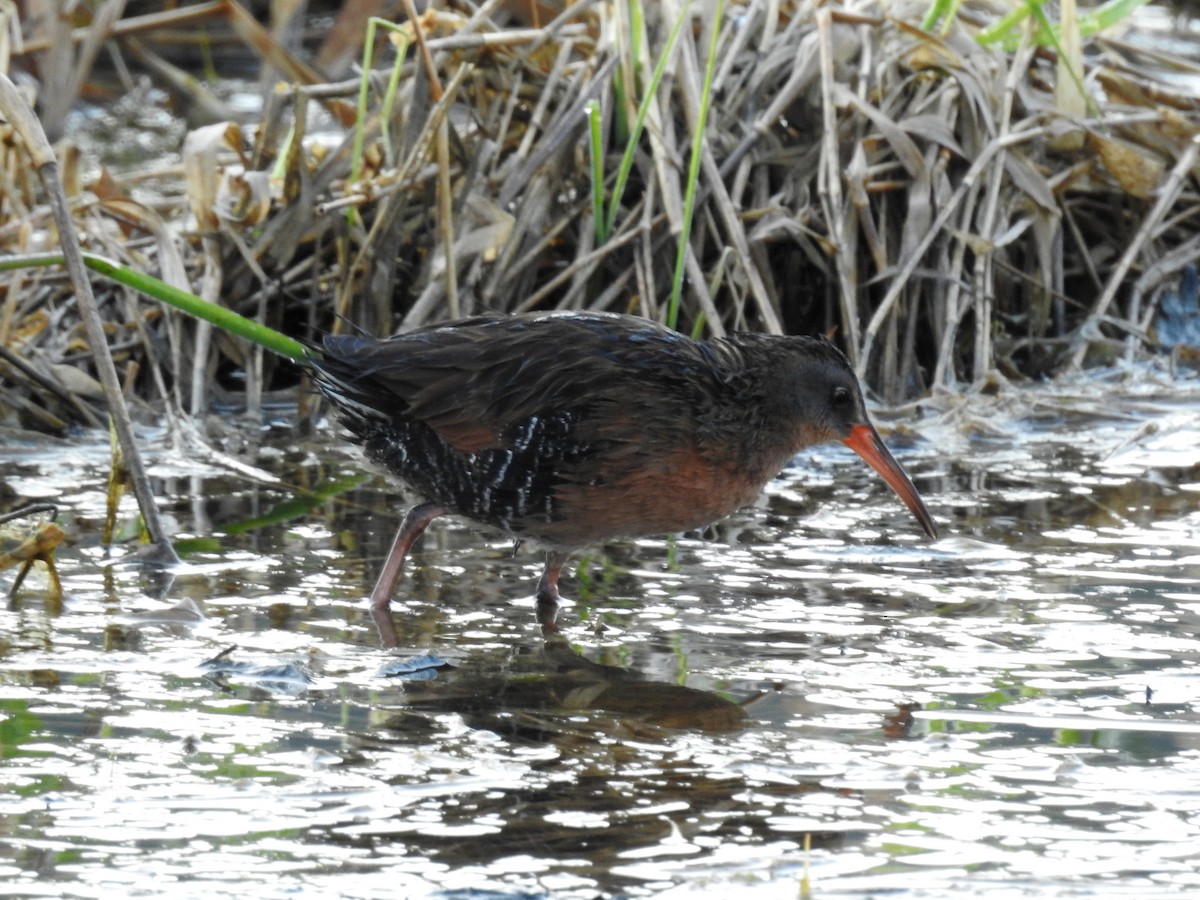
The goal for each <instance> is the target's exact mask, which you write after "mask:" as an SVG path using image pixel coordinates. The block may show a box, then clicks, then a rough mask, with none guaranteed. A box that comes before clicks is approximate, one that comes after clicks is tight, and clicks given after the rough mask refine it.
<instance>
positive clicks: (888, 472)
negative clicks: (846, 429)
mask: <svg viewBox="0 0 1200 900" xmlns="http://www.w3.org/2000/svg"><path fill="white" fill-rule="evenodd" d="M842 443H843V444H845V445H846V446H847V447H849V448H850V449H851V450H853V451H854V452H855V453H857V454H858V455H859V456H861V457H862V458H863V459H865V460H866V461H867V465H869V466H870V467H871V468H872V469H874V470H875V471H876V472H878V473H879V474H880V475H882V476H883V480H884V481H886V482H887V483H888V486H889V487H891V489H892V490H893V491H895V492H896V495H897V496H898V497H899V498H900V499H901V500H903V501H904V505H905V506H907V507H908V508H909V509H910V510H911V511H912V514H913V515H914V516H916V517H917V521H918V522H920V523H921V527H922V528H924V529H925V533H926V534H927V535H929V536H930V537H931V538H933V539H934V540H937V527H936V526H935V525H934V524H933V516H931V515H929V510H927V509H926V508H925V501H924V500H922V499H921V495H920V494H918V493H917V489H916V488H915V487H913V483H912V482H911V481H910V480H909V478H908V475H907V474H905V471H904V470H903V469H902V468H900V463H898V462H896V458H895V457H894V456H892V454H891V451H889V450H888V448H887V447H886V446H885V445H884V443H883V438H881V437H880V436H879V432H878V431H876V430H875V428H874V427H873V426H871V425H855V426H854V427H853V428H851V429H850V437H848V438H846V439H845V440H844V441H842Z"/></svg>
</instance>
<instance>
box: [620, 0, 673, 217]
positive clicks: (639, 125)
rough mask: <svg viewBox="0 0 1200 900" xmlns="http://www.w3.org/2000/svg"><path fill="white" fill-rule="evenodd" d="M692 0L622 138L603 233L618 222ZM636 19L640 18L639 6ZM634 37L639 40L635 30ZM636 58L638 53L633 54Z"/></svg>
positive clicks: (662, 54) (661, 54) (660, 57)
mask: <svg viewBox="0 0 1200 900" xmlns="http://www.w3.org/2000/svg"><path fill="white" fill-rule="evenodd" d="M691 5H692V4H691V0H686V2H685V3H684V4H683V7H682V9H680V11H679V17H678V18H677V19H676V20H675V24H674V25H673V26H671V33H670V35H668V36H667V43H666V45H665V46H664V47H663V50H662V53H660V54H659V56H658V62H657V63H656V64H655V66H654V72H653V74H652V75H651V76H650V83H649V84H648V85H646V91H645V93H644V94H643V95H642V102H641V103H639V104H638V110H637V118H636V119H634V123H633V131H632V132H630V135H629V140H628V141H626V142H625V152H624V153H623V154H622V155H621V163H620V165H619V166H618V167H617V180H616V182H615V183H614V184H613V193H612V198H611V199H610V200H609V203H608V215H607V217H605V220H604V229H605V234H612V232H613V229H614V228H615V227H616V224H617V212H618V210H620V208H621V197H623V196H624V194H625V185H626V184H627V183H628V181H629V173H630V172H632V171H633V158H634V155H635V154H636V153H637V145H638V141H639V140H640V139H641V137H642V131H643V130H644V129H645V127H646V116H647V115H649V113H650V104H651V103H653V102H654V95H655V94H656V93H657V92H658V85H659V82H661V81H662V77H663V73H664V72H665V71H666V70H667V62H668V61H669V60H670V58H671V52H672V51H673V50H674V49H675V43H676V42H677V41H678V40H679V35H680V33H681V32H682V30H683V23H684V22H686V21H688V10H689V9H690V8H691ZM638 10H639V17H638V18H639V19H640V7H638ZM633 39H634V40H635V41H636V40H638V35H637V32H635V33H634V35H633ZM634 60H635V61H636V60H637V57H636V56H635V57H634Z"/></svg>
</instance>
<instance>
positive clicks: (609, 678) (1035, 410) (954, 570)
mask: <svg viewBox="0 0 1200 900" xmlns="http://www.w3.org/2000/svg"><path fill="white" fill-rule="evenodd" d="M884 425H885V428H884V430H885V432H886V434H887V437H888V440H889V442H890V443H891V444H892V446H893V447H894V448H895V449H896V452H897V456H898V457H900V458H901V460H902V461H903V462H904V464H905V465H906V466H907V467H908V469H909V471H910V472H911V473H912V474H913V477H914V480H915V481H916V483H917V484H918V486H919V487H920V488H921V489H922V491H923V492H924V494H925V496H926V498H927V500H928V502H929V505H930V508H931V509H932V510H934V513H935V515H936V516H937V518H938V519H939V521H940V523H941V525H942V530H943V537H942V539H941V540H940V541H938V542H937V543H930V542H928V541H926V540H925V539H923V537H922V536H921V533H920V530H919V528H918V527H917V526H916V524H915V523H914V522H913V521H911V519H909V517H908V514H907V513H906V512H905V510H904V509H903V507H901V506H900V504H899V503H898V502H897V501H896V500H895V498H894V497H892V496H891V495H890V493H889V492H888V491H887V489H886V488H885V487H884V486H883V485H882V484H880V483H879V482H878V480H877V479H876V478H875V477H874V476H873V475H872V474H871V473H870V472H869V471H867V470H866V468H865V467H863V466H862V465H861V464H859V463H858V461H857V460H856V459H855V458H854V457H852V456H851V455H850V454H849V453H848V452H847V451H844V450H843V449H841V448H837V447H832V448H827V449H824V450H821V451H819V452H815V453H811V454H807V455H805V456H804V457H803V458H801V459H799V460H797V461H796V464H795V465H794V467H793V468H791V469H789V470H788V471H786V472H785V473H784V474H783V475H782V476H781V477H780V478H779V479H778V480H777V481H776V482H775V483H773V484H772V485H771V487H770V490H769V492H768V494H767V496H766V497H765V498H764V499H763V501H762V503H761V504H760V505H759V506H758V507H757V508H754V509H751V510H747V511H745V512H744V513H742V514H739V515H738V516H736V517H734V518H733V519H730V520H728V521H726V522H724V523H722V524H721V525H720V526H718V527H717V528H715V529H713V530H712V531H711V532H710V533H709V534H706V535H692V536H687V537H683V538H680V539H677V540H673V541H668V540H652V541H642V542H637V543H628V544H617V545H614V546H611V547H608V548H605V549H604V551H603V552H601V551H600V550H597V552H596V553H595V554H594V555H593V556H592V557H590V558H589V559H587V560H585V561H584V564H583V566H582V568H581V572H580V576H579V577H578V578H572V579H569V580H565V581H564V588H565V591H566V593H568V594H569V595H570V596H571V598H572V603H571V605H570V606H568V607H566V608H565V609H564V610H563V613H562V615H561V617H560V618H561V622H562V624H563V626H564V628H563V637H564V640H562V641H560V642H556V643H554V644H550V645H547V643H546V642H545V641H543V640H542V639H541V637H540V635H539V633H538V631H537V629H536V627H535V624H534V618H533V610H532V598H531V594H532V589H533V583H534V581H535V579H536V576H537V574H538V560H537V558H536V557H535V556H533V555H531V554H528V553H521V554H518V555H517V556H515V557H513V556H512V555H511V548H510V547H508V546H507V545H505V544H503V543H501V542H497V541H490V542H489V541H486V540H480V538H479V536H478V535H477V534H476V533H475V532H473V531H472V530H470V529H469V528H467V527H466V526H463V525H461V524H456V523H453V522H449V523H446V524H445V525H439V526H435V528H434V529H432V530H431V531H430V533H429V536H428V538H427V540H426V541H425V543H424V544H423V546H422V549H421V551H420V552H419V553H418V554H417V555H416V557H415V562H416V565H415V566H414V568H413V570H412V572H411V577H409V578H407V579H406V580H405V582H404V583H403V589H402V596H401V597H400V599H399V600H398V602H397V603H396V604H395V616H396V621H397V625H398V628H399V631H400V634H401V636H402V639H403V642H404V645H405V646H404V649H403V650H402V651H400V652H397V653H394V654H388V653H384V652H382V651H380V650H379V649H377V646H376V643H375V635H374V631H373V628H372V626H371V623H370V619H369V617H368V616H367V615H366V613H365V610H364V603H363V597H364V595H365V593H366V591H367V590H369V588H370V584H371V581H372V579H373V577H374V573H375V570H376V568H377V566H378V564H379V562H380V558H381V556H382V554H383V552H384V551H385V550H386V545H387V541H388V539H389V538H390V535H391V531H392V529H393V527H394V525H395V522H396V518H395V514H396V510H397V508H398V507H399V505H400V504H401V502H402V501H401V500H400V498H398V497H397V495H396V494H395V493H394V492H392V491H391V489H390V488H389V487H388V485H387V484H386V483H385V482H384V481H382V480H381V479H378V478H370V479H368V480H365V481H364V480H362V479H361V477H360V476H361V472H362V470H361V468H360V467H359V466H358V464H357V461H356V459H355V457H354V456H353V455H352V454H351V453H350V452H348V451H347V450H345V449H344V448H342V447H341V446H340V445H338V444H337V443H336V442H334V441H330V442H328V443H304V444H302V445H299V446H288V442H290V441H291V440H292V439H291V438H290V437H288V436H287V435H286V434H284V433H283V432H272V433H270V434H268V435H267V437H266V439H265V443H264V447H263V448H262V449H261V450H260V451H258V452H255V453H249V454H245V453H243V454H238V456H237V458H236V460H234V461H231V459H229V458H223V457H221V456H219V455H215V454H213V455H209V454H206V453H205V452H202V451H201V450H199V449H197V448H195V447H194V446H193V447H191V448H190V449H188V451H187V453H186V454H183V455H181V454H177V453H173V452H172V451H171V450H170V449H169V442H167V441H165V440H164V439H163V438H162V436H156V435H152V434H147V435H146V446H147V448H148V450H149V451H150V453H151V454H152V457H153V472H154V475H155V477H156V479H157V480H158V484H159V486H160V490H161V492H162V496H163V497H164V508H165V509H166V511H167V514H168V517H169V520H170V521H171V522H172V527H173V529H174V530H175V531H176V532H177V533H178V534H179V535H180V538H181V547H183V548H184V549H186V550H187V551H188V553H187V556H186V558H185V561H184V563H183V564H182V565H180V566H179V567H178V568H177V569H176V570H175V571H174V572H173V573H172V574H171V575H170V576H161V575H155V574H154V573H151V572H147V571H145V570H144V569H142V568H140V567H139V566H138V565H137V564H136V562H135V561H133V560H132V559H131V554H130V548H131V547H132V544H130V543H128V542H126V543H123V544H122V545H121V546H120V548H119V549H116V550H106V549H105V548H103V547H101V546H100V545H99V542H98V538H97V535H98V533H99V527H100V523H101V521H102V515H103V502H104V501H103V497H104V493H103V492H104V477H105V469H104V466H105V458H106V451H105V445H104V442H103V441H100V440H96V441H92V440H90V439H89V440H76V441H72V442H67V443H57V442H53V443H52V442H47V441H44V440H42V441H36V442H33V441H26V440H25V439H23V438H21V437H19V436H14V435H5V436H4V441H3V444H2V447H3V449H2V450H0V480H3V481H4V482H6V483H7V484H8V486H9V487H11V488H12V489H13V490H15V491H16V492H17V493H18V494H19V495H20V496H22V497H25V498H28V499H43V498H48V499H54V500H56V501H58V502H60V503H61V504H62V508H63V510H62V516H61V519H60V521H61V523H62V524H63V526H64V528H65V529H66V530H67V531H68V533H69V534H70V536H71V539H72V544H71V545H70V546H67V547H64V548H62V549H60V550H59V552H58V554H57V562H58V567H59V571H60V574H61V576H62V579H63V583H64V585H65V588H66V592H67V596H66V599H65V601H64V602H63V603H62V604H61V605H57V604H54V603H52V602H50V601H49V600H48V599H47V598H46V597H45V595H44V594H43V593H41V592H40V590H39V589H40V588H41V587H42V586H43V585H44V583H45V582H44V580H43V579H42V577H41V575H35V576H31V579H30V581H29V582H27V584H26V586H25V587H23V589H22V592H21V593H20V594H19V595H18V596H17V597H16V598H15V600H13V601H12V603H11V605H9V606H8V607H7V608H6V609H5V610H4V611H3V612H0V784H2V786H3V789H2V790H0V876H2V879H0V883H2V884H3V885H4V887H3V889H2V890H3V892H4V893H15V894H20V895H25V896H35V895H53V896H64V897H111V896H160V895H167V894H169V895H170V896H173V897H205V898H212V897H225V896H229V897H232V896H238V897H244V896H254V897H266V898H270V897H282V896H295V895H297V894H298V893H303V894H305V895H309V896H318V895H320V896H348V897H397V896H405V897H426V896H433V897H436V896H454V897H481V896H488V897H541V896H553V897H555V898H559V897H565V898H592V897H597V896H600V897H615V896H622V897H643V896H656V897H659V896H661V897H684V896H686V897H705V896H711V897H727V896H730V895H731V892H733V891H737V892H739V893H742V892H745V891H746V890H747V889H753V890H756V891H759V892H761V896H763V897H767V896H770V897H781V898H783V897H786V898H794V897H796V896H798V895H799V894H798V892H799V891H800V887H801V883H802V880H803V879H804V878H805V871H806V867H807V873H808V874H807V878H808V881H809V883H810V884H811V886H812V890H813V893H814V896H836V897H863V898H865V897H874V896H879V895H881V894H884V893H886V894H887V895H888V896H895V897H913V898H916V897H939V896H947V895H950V894H952V893H957V892H959V891H970V892H972V893H973V894H975V895H976V896H980V897H985V898H1002V897H1003V898H1007V897H1018V896H1037V897H1066V896H1070V897H1080V896H1086V897H1106V898H1108V897H1112V898H1125V897H1128V898H1135V897H1136V898H1139V900H1146V898H1156V897H1189V896H1193V897H1194V896H1197V895H1200V643H1198V640H1197V630H1198V629H1200V593H1198V592H1197V584H1198V582H1200V382H1198V381H1197V380H1196V379H1195V378H1190V377H1188V376H1185V375H1177V376H1175V377H1174V378H1172V377H1169V376H1168V375H1166V374H1165V373H1163V372H1161V371H1140V372H1138V373H1136V374H1133V375H1130V374H1119V373H1111V374H1109V375H1104V374H1101V375H1093V376H1091V377H1090V378H1089V379H1087V380H1086V381H1080V382H1076V383H1062V384H1058V385H1056V386H1053V387H1045V388H1040V389H1037V390H1034V391H1016V390H1011V391H1001V392H1000V393H999V394H998V395H997V396H993V397H981V398H973V399H971V400H969V401H961V400H958V399H954V398H948V399H946V400H944V401H939V402H938V403H936V404H930V405H927V406H926V407H925V408H924V409H923V410H922V411H921V414H920V415H919V416H913V417H909V418H905V419H902V420H895V421H892V422H885V423H884ZM235 462H236V463H237V466H236V467H235V465H234V463H235ZM124 510H125V512H126V513H127V515H126V517H125V523H126V526H127V527H130V526H131V523H132V519H133V511H134V510H133V505H132V502H129V503H128V505H127V506H126V507H124ZM185 539H186V540H185ZM12 574H13V570H11V569H9V570H7V571H6V572H4V573H3V574H0V586H2V587H3V588H4V589H5V590H7V588H8V587H9V585H10V584H11V581H12ZM806 842H807V843H808V845H809V849H808V851H807V852H806V851H805V844H806ZM488 892H491V893H488Z"/></svg>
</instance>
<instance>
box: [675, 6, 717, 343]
mask: <svg viewBox="0 0 1200 900" xmlns="http://www.w3.org/2000/svg"><path fill="white" fill-rule="evenodd" d="M724 14H725V0H717V5H716V9H715V10H714V11H713V24H712V36H711V37H710V38H709V42H708V62H707V63H705V66H704V87H703V88H702V89H701V92H700V114H699V116H698V118H697V122H696V133H695V134H694V135H692V154H691V159H689V160H688V182H687V194H686V195H685V196H684V201H683V228H682V229H681V231H680V233H679V250H678V251H677V252H676V254H675V275H674V278H673V279H672V280H671V300H670V303H669V304H668V306H667V326H668V327H669V328H674V327H675V326H676V324H677V323H678V321H679V297H680V294H681V293H682V292H683V270H684V262H685V260H686V259H687V248H688V240H689V239H690V238H691V235H692V217H693V216H694V215H695V211H696V188H697V185H698V184H699V183H700V161H701V154H702V152H703V148H704V127H705V125H706V124H707V123H708V109H709V106H710V105H711V104H712V80H713V73H714V72H716V69H717V39H718V38H719V37H720V36H721V17H722V16H723V15H724Z"/></svg>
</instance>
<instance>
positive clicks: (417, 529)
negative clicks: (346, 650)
mask: <svg viewBox="0 0 1200 900" xmlns="http://www.w3.org/2000/svg"><path fill="white" fill-rule="evenodd" d="M444 512H446V507H444V506H441V505H440V504H437V503H422V504H421V505H420V506H414V507H413V508H412V509H410V510H409V511H408V513H407V514H406V515H405V516H404V521H403V522H401V523H400V529H399V530H398V531H397V532H396V538H395V540H393V541H392V549H391V550H390V551H389V552H388V557H387V559H386V560H385V561H384V563H383V571H381V572H380V573H379V580H378V581H376V582H375V588H374V589H373V590H372V591H371V618H372V619H374V620H375V627H376V628H378V629H379V639H380V640H381V641H382V642H383V646H385V647H399V646H400V638H399V636H398V635H397V634H396V623H395V622H393V621H392V611H391V609H390V606H391V602H392V592H393V591H395V590H396V582H398V581H399V580H400V576H401V575H403V574H404V560H405V558H406V557H407V556H408V551H409V550H410V549H411V548H412V545H413V542H414V541H415V540H416V539H417V538H419V537H420V536H421V532H422V531H424V530H425V529H426V528H427V527H428V526H429V523H430V522H432V521H433V520H434V519H436V518H437V517H438V516H440V515H442V513H444Z"/></svg>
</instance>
